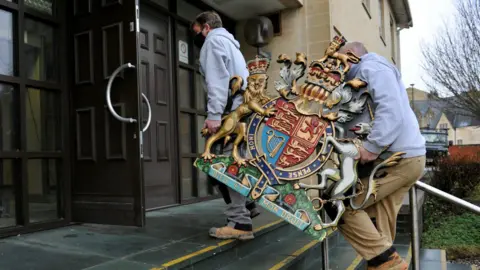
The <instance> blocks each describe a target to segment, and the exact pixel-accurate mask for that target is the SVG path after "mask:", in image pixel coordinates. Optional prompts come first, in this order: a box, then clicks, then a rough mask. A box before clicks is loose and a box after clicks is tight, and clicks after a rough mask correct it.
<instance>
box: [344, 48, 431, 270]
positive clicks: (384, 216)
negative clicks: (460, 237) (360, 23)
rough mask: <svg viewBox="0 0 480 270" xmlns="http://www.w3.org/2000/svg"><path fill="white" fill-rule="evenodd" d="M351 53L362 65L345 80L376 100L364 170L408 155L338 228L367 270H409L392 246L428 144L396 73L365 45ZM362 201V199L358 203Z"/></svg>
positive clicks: (365, 147) (349, 211) (362, 158)
mask: <svg viewBox="0 0 480 270" xmlns="http://www.w3.org/2000/svg"><path fill="white" fill-rule="evenodd" d="M347 51H351V52H353V53H355V54H356V55H357V56H359V57H361V61H360V63H358V64H351V68H350V70H349V71H348V74H347V76H346V80H351V79H353V78H358V79H360V80H362V81H364V82H366V83H367V88H368V91H369V92H370V94H371V96H372V99H373V108H374V115H373V116H374V117H373V126H372V129H371V132H370V134H369V135H368V136H367V138H366V140H365V141H364V142H363V147H361V148H360V157H359V159H360V163H361V164H363V166H366V165H368V164H369V163H377V162H379V160H380V159H381V158H382V157H379V156H380V154H382V153H383V154H387V155H388V154H389V153H393V152H404V153H405V155H404V159H402V160H401V161H400V162H399V163H398V164H397V165H396V166H393V167H390V168H388V169H386V170H385V173H384V174H383V176H382V177H381V178H379V179H377V196H376V199H375V198H373V197H372V198H370V199H369V201H368V202H367V204H366V205H365V207H364V208H363V209H362V210H359V211H353V210H352V209H350V208H347V211H346V212H345V213H344V215H343V216H342V221H341V222H340V223H339V227H338V228H339V230H340V231H341V232H342V234H343V235H344V236H345V238H346V239H347V240H348V241H349V242H350V244H351V245H352V246H353V247H354V248H355V250H356V251H357V252H358V253H359V254H360V255H361V256H362V257H363V258H364V259H366V260H367V261H368V269H377V270H380V269H399V270H400V269H402V270H403V269H405V270H406V269H408V265H407V263H406V262H405V261H404V260H403V259H402V258H401V257H400V256H399V255H398V253H397V252H396V250H395V248H394V247H393V246H392V244H393V241H394V239H395V230H396V223H397V214H398V211H399V210H400V207H401V206H402V202H403V198H404V196H405V194H406V193H407V192H408V190H409V189H410V188H411V187H412V185H414V183H415V182H416V181H417V180H418V179H419V178H421V177H422V175H423V171H424V169H425V152H426V150H425V140H424V138H423V136H422V134H421V133H420V129H419V125H418V122H417V119H416V117H415V114H414V112H413V110H412V109H411V108H410V104H409V100H408V96H407V92H406V90H405V89H406V88H405V86H404V84H403V83H402V78H401V75H400V72H399V71H398V69H397V68H396V67H395V66H394V65H392V64H391V63H389V62H388V61H387V60H386V59H385V58H383V57H381V56H379V55H378V54H375V53H369V52H368V51H367V49H366V48H365V46H364V45H363V44H362V43H359V42H351V43H347V44H346V45H345V46H344V47H342V48H341V49H340V50H339V52H340V53H346V52H347ZM363 180H364V179H362V181H363ZM365 180H366V179H365ZM363 199H364V197H362V195H360V196H359V197H358V198H355V200H358V201H362V200H363Z"/></svg>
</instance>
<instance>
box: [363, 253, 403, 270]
mask: <svg viewBox="0 0 480 270" xmlns="http://www.w3.org/2000/svg"><path fill="white" fill-rule="evenodd" d="M367 270H408V264H407V262H405V261H404V260H403V259H402V257H400V255H399V254H398V252H394V253H393V254H392V255H391V256H390V257H389V258H388V261H386V262H384V263H382V264H381V265H379V266H368V267H367Z"/></svg>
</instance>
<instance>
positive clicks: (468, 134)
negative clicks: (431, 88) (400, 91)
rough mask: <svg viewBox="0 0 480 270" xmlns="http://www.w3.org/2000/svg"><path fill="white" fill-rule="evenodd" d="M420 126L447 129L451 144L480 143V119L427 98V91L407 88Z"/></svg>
mask: <svg viewBox="0 0 480 270" xmlns="http://www.w3.org/2000/svg"><path fill="white" fill-rule="evenodd" d="M406 91H407V92H408V93H409V98H410V101H411V102H412V106H413V110H414V112H415V115H416V116H417V120H418V123H419V125H420V128H424V129H430V130H431V129H437V130H447V131H448V141H449V143H450V144H452V145H472V144H480V120H479V119H475V118H473V117H470V116H466V115H465V113H462V112H461V111H460V110H451V109H450V110H447V109H446V106H448V105H446V104H445V103H442V102H439V101H435V100H432V99H430V98H429V95H428V92H426V91H422V90H419V89H415V88H414V90H413V91H412V88H407V89H406ZM412 93H413V101H412Z"/></svg>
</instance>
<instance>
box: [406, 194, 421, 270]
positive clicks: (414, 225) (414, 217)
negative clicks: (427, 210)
mask: <svg viewBox="0 0 480 270" xmlns="http://www.w3.org/2000/svg"><path fill="white" fill-rule="evenodd" d="M409 197H410V198H409V199H410V215H411V239H412V241H411V242H412V244H411V245H412V270H420V263H419V260H420V239H419V237H418V207H417V190H416V188H415V185H414V186H412V188H410V191H409Z"/></svg>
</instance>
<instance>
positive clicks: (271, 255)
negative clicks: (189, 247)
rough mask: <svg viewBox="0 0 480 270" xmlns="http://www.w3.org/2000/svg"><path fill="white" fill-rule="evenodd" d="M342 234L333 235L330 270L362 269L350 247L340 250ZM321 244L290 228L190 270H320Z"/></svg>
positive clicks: (204, 261)
mask: <svg viewBox="0 0 480 270" xmlns="http://www.w3.org/2000/svg"><path fill="white" fill-rule="evenodd" d="M339 240H340V237H339V233H338V232H337V231H333V232H332V231H330V232H329V235H328V248H329V251H330V269H360V268H359V267H361V266H362V260H361V258H359V257H358V256H357V255H356V253H355V252H354V250H353V249H352V248H351V247H349V246H346V245H344V246H342V247H339V246H338V245H339V242H338V241H339ZM321 245H322V243H321V242H319V241H316V240H312V238H311V237H310V236H308V235H306V234H305V233H303V232H301V231H299V230H298V229H296V228H294V227H292V226H290V225H287V226H284V227H281V228H277V229H276V230H275V231H272V232H270V233H268V234H265V235H263V236H262V237H260V238H256V239H255V240H253V241H249V242H245V243H242V244H239V245H237V246H236V247H235V248H233V249H230V250H229V251H225V252H222V253H221V254H219V255H216V256H212V257H209V258H206V259H204V260H202V261H201V262H198V263H196V264H193V265H192V266H191V268H189V269H209V270H210V269H212V270H217V269H218V270H236V269H239V270H240V269H252V270H254V269H258V270H263V269H271V270H280V269H321V267H322V264H321V263H322V249H321Z"/></svg>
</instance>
